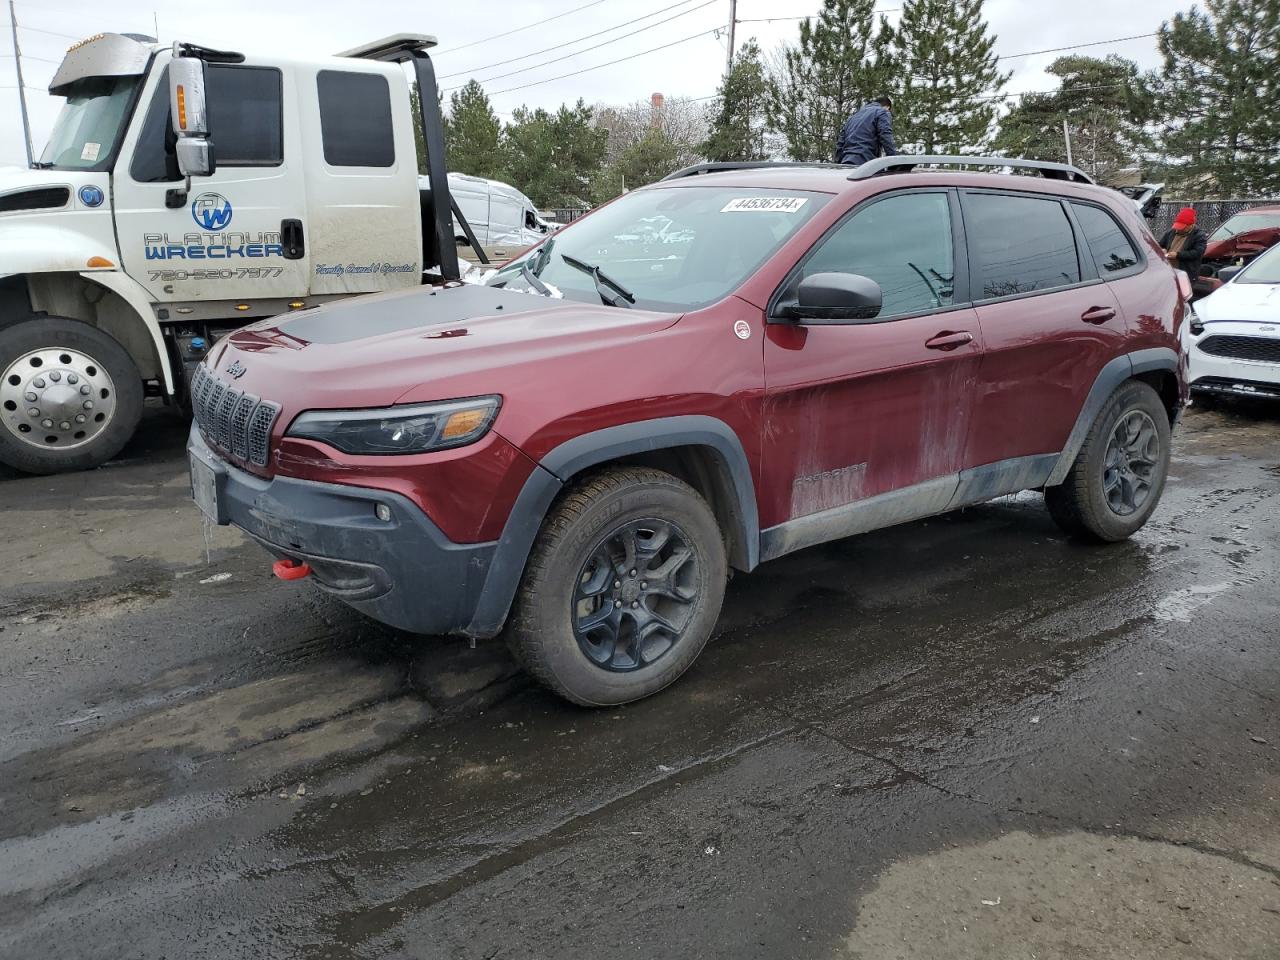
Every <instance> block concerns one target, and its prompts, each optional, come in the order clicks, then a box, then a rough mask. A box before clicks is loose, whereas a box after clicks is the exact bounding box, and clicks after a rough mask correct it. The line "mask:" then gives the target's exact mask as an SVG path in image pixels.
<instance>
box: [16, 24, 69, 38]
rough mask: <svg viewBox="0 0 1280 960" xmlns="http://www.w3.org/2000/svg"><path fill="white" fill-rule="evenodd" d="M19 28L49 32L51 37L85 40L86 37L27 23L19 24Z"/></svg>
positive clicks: (33, 31) (36, 31) (34, 31)
mask: <svg viewBox="0 0 1280 960" xmlns="http://www.w3.org/2000/svg"><path fill="white" fill-rule="evenodd" d="M18 29H19V30H27V31H29V32H32V33H47V34H49V36H51V37H66V38H67V39H68V40H83V39H84V36H76V35H75V34H73V33H60V32H59V31H57V30H45V29H44V28H43V27H28V26H27V25H26V24H22V25H21V26H19V27H18Z"/></svg>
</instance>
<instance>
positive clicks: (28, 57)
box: [0, 27, 62, 67]
mask: <svg viewBox="0 0 1280 960" xmlns="http://www.w3.org/2000/svg"><path fill="white" fill-rule="evenodd" d="M18 29H19V30H24V29H26V28H25V27H18ZM0 57H7V58H8V59H10V60H12V59H13V54H12V53H0ZM22 59H23V60H39V61H40V62H41V63H52V64H53V65H54V66H55V67H56V66H57V65H58V64H60V63H61V62H62V61H61V60H50V59H49V58H48V57H37V56H35V55H34V54H30V53H24V54H23V55H22Z"/></svg>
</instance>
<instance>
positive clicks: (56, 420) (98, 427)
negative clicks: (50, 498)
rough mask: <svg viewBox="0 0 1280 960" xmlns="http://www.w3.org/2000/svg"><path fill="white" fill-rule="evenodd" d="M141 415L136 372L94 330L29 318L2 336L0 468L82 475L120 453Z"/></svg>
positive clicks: (121, 353)
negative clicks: (78, 473) (2, 464)
mask: <svg viewBox="0 0 1280 960" xmlns="http://www.w3.org/2000/svg"><path fill="white" fill-rule="evenodd" d="M141 416H142V377H141V375H140V374H139V373H138V368H137V366H136V365H135V364H134V362H133V359H132V358H131V357H130V356H129V354H128V351H126V350H125V349H124V347H122V346H121V345H120V344H119V343H118V342H117V341H116V340H115V339H113V338H112V337H110V336H109V335H107V334H106V333H103V332H102V331H101V330H99V329H98V328H97V327H92V326H90V325H89V324H87V323H81V322H79V321H78V320H66V319H63V318H61V317H32V318H31V319H30V320H25V321H23V322H21V323H18V324H15V325H14V326H11V327H6V328H4V329H3V330H0V462H2V463H5V464H7V465H8V466H11V467H14V468H16V469H18V470H22V471H24V472H26V473H36V474H49V473H62V472H64V471H68V470H87V469H89V468H90V467H96V466H99V465H101V464H103V463H106V462H107V461H108V460H110V459H111V458H112V457H114V456H115V455H116V454H117V453H119V452H120V450H121V448H122V447H124V445H125V443H127V442H128V440H129V438H130V437H131V436H133V431H134V430H135V429H136V428H137V426H138V420H139V419H140V418H141Z"/></svg>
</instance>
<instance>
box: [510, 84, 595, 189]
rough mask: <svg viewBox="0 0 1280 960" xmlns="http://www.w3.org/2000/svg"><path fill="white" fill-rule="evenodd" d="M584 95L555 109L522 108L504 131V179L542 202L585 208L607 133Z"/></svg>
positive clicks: (513, 115)
mask: <svg viewBox="0 0 1280 960" xmlns="http://www.w3.org/2000/svg"><path fill="white" fill-rule="evenodd" d="M592 119H593V116H592V111H591V108H590V107H588V106H587V105H586V104H585V103H584V102H583V101H582V100H579V101H578V102H577V103H576V104H574V105H573V106H572V107H570V106H563V105H562V106H561V107H560V109H559V110H557V111H556V112H555V113H550V112H548V111H546V110H544V109H542V108H541V107H539V108H538V109H536V110H530V109H529V108H528V107H518V108H517V109H516V110H515V112H514V113H513V114H512V116H511V123H509V124H507V126H506V128H505V129H504V130H503V132H502V145H501V154H502V158H503V167H504V170H505V172H506V176H505V179H506V180H508V181H509V182H510V183H511V184H512V186H514V187H516V188H517V189H518V190H521V191H522V192H523V193H525V194H526V195H527V196H528V197H529V199H531V200H532V201H533V202H534V203H536V204H537V205H538V206H539V207H585V206H587V205H588V203H587V200H588V197H589V196H590V194H591V184H592V182H593V181H594V180H595V178H596V176H597V175H598V173H599V170H600V165H601V163H602V162H603V160H604V150H605V142H606V141H607V140H608V136H609V135H608V133H607V131H605V130H600V129H597V128H596V127H595V126H594V125H593V123H592Z"/></svg>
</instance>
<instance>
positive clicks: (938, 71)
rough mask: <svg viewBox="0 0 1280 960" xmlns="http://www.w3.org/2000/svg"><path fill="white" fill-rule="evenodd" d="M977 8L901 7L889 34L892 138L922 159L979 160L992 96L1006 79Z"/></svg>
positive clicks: (921, 0) (925, 3) (933, 3)
mask: <svg viewBox="0 0 1280 960" xmlns="http://www.w3.org/2000/svg"><path fill="white" fill-rule="evenodd" d="M982 6H983V0H906V2H905V3H904V5H903V7H902V19H901V20H900V21H899V23H898V27H897V29H896V30H894V31H893V41H892V47H891V49H892V61H893V65H894V69H895V70H896V71H899V79H898V83H897V84H896V86H897V88H898V91H899V95H898V98H897V99H896V100H895V102H894V109H893V115H894V133H895V135H896V136H897V139H898V142H899V144H905V145H906V146H907V148H908V149H909V150H910V149H913V148H914V149H918V150H919V151H920V152H922V153H950V154H955V153H979V152H981V151H982V150H983V148H985V147H986V145H987V143H988V141H989V139H990V129H991V125H992V121H993V120H995V116H996V106H995V102H994V101H993V100H990V99H985V98H988V97H990V96H991V95H993V94H997V93H999V92H1000V90H1001V89H1002V88H1003V87H1004V85H1005V83H1007V82H1008V80H1009V76H1010V74H1008V73H1002V72H1001V70H1000V63H999V58H997V57H996V55H995V54H994V53H993V52H992V50H993V48H994V46H995V42H996V38H995V35H994V34H992V33H991V31H990V29H989V27H988V26H987V22H986V21H985V20H984V19H983V18H982Z"/></svg>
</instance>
